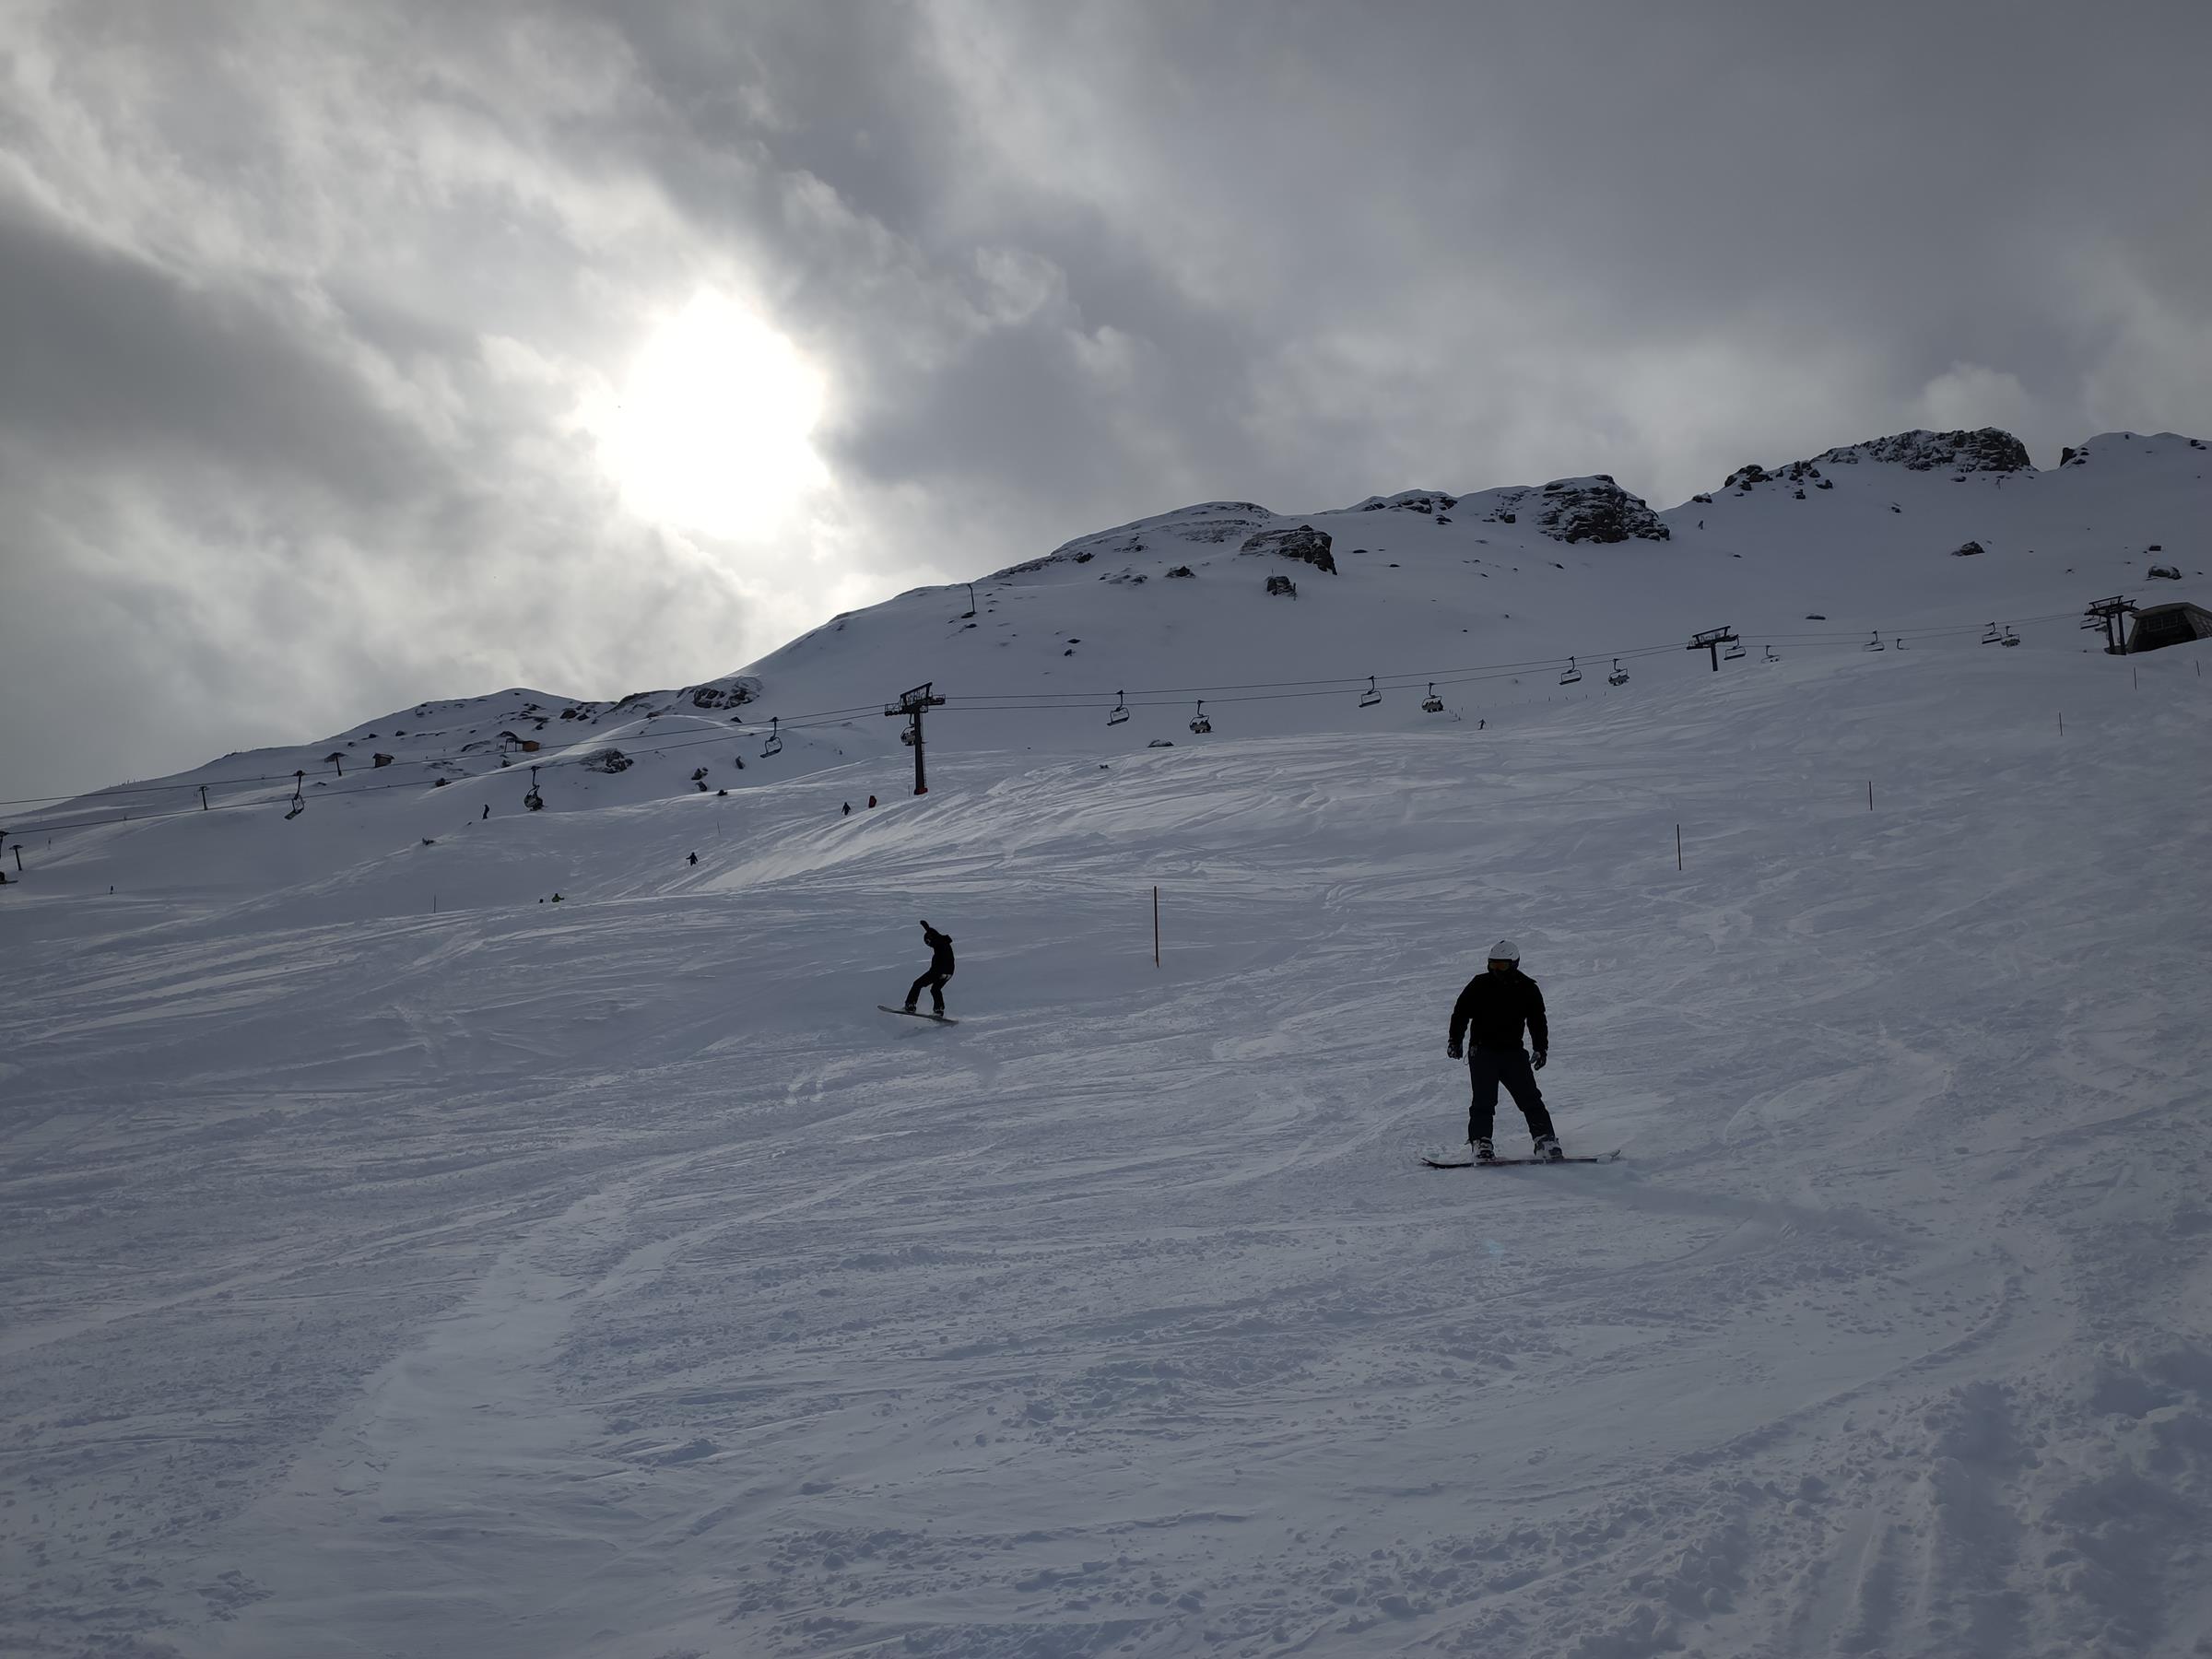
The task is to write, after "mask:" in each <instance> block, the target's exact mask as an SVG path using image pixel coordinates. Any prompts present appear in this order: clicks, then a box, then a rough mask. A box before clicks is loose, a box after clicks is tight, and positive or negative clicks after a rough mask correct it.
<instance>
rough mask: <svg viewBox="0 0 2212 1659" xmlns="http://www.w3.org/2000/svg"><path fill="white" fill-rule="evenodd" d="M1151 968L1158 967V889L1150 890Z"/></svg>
mask: <svg viewBox="0 0 2212 1659" xmlns="http://www.w3.org/2000/svg"><path fill="white" fill-rule="evenodd" d="M1152 966H1153V967H1155V968H1157V967H1159V888H1158V887H1157V886H1155V887H1154V888H1153V889H1152Z"/></svg>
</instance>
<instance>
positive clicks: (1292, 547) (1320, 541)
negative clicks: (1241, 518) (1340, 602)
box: [1237, 524, 1336, 576]
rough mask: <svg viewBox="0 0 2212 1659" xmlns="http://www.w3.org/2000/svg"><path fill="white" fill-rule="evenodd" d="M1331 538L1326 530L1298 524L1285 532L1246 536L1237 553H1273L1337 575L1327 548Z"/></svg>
mask: <svg viewBox="0 0 2212 1659" xmlns="http://www.w3.org/2000/svg"><path fill="white" fill-rule="evenodd" d="M1330 544H1331V538H1330V535H1329V533H1328V532H1327V531H1326V530H1316V529H1314V528H1313V526H1312V525H1311V524H1299V525H1297V526H1295V527H1294V528H1291V529H1288V530H1262V531H1260V532H1259V533H1258V534H1257V535H1251V536H1247V537H1246V538H1245V541H1244V545H1243V546H1242V547H1239V548H1238V549H1237V551H1238V552H1239V553H1272V554H1275V555H1277V557H1279V558H1283V559H1299V560H1300V561H1301V562H1303V563H1305V564H1310V565H1312V567H1313V568H1314V569H1315V570H1319V571H1327V572H1328V573H1329V574H1330V575H1332V576H1334V575H1335V574H1336V556H1335V554H1334V553H1332V552H1331V551H1330V550H1329V548H1330Z"/></svg>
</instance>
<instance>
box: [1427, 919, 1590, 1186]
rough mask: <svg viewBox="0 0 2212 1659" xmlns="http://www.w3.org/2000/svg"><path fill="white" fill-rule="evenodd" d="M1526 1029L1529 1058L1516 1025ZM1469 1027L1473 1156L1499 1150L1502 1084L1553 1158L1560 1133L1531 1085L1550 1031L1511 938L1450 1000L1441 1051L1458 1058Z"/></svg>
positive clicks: (1541, 1150)
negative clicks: (1494, 1132)
mask: <svg viewBox="0 0 2212 1659" xmlns="http://www.w3.org/2000/svg"><path fill="white" fill-rule="evenodd" d="M1524 1025H1526V1027H1527V1028H1528V1036H1529V1041H1531V1042H1532V1043H1533V1044H1534V1045H1535V1059H1534V1061H1533V1062H1532V1061H1531V1059H1530V1057H1529V1055H1528V1053H1526V1052H1525V1051H1524V1049H1523V1048H1522V1046H1521V1029H1522V1027H1523V1026H1524ZM1470 1030H1472V1034H1473V1038H1474V1046H1473V1048H1472V1049H1471V1050H1470V1051H1469V1052H1468V1053H1467V1076H1468V1077H1469V1079H1470V1080H1471V1081H1472V1083H1473V1085H1474V1096H1473V1098H1472V1099H1471V1100H1469V1102H1468V1104H1467V1144H1468V1145H1469V1146H1470V1147H1474V1149H1475V1160H1476V1161H1477V1163H1488V1162H1489V1160H1490V1159H1492V1158H1494V1157H1496V1156H1497V1152H1496V1149H1495V1148H1494V1147H1492V1146H1491V1145H1490V1119H1491V1117H1492V1116H1493V1115H1494V1114H1495V1113H1496V1112H1497V1110H1498V1085H1499V1084H1500V1083H1503V1084H1504V1085H1505V1087H1506V1090H1507V1092H1508V1093H1510V1094H1511V1095H1512V1097H1513V1104H1514V1105H1516V1106H1518V1107H1520V1108H1521V1115H1522V1116H1523V1117H1524V1118H1526V1119H1527V1120H1528V1133H1529V1135H1530V1136H1531V1137H1532V1138H1533V1139H1534V1141H1535V1156H1536V1157H1538V1158H1541V1159H1558V1158H1563V1157H1565V1156H1566V1154H1565V1153H1564V1152H1562V1151H1561V1150H1560V1149H1559V1136H1558V1135H1554V1134H1553V1133H1552V1128H1551V1113H1550V1112H1547V1111H1546V1110H1545V1109H1544V1097H1543V1096H1542V1095H1541V1094H1539V1093H1538V1092H1537V1091H1536V1077H1535V1074H1536V1073H1537V1072H1539V1071H1542V1070H1543V1069H1544V1062H1545V1060H1546V1059H1547V1057H1548V1055H1547V1051H1548V1049H1549V1048H1550V1046H1551V1029H1550V1027H1549V1026H1548V1025H1547V1024H1546V1022H1545V1018H1544V993H1543V992H1541V991H1539V990H1537V989H1536V982H1535V980H1532V979H1530V978H1529V977H1528V975H1526V974H1525V973H1523V972H1522V971H1521V948H1520V947H1519V946H1517V945H1515V944H1514V943H1513V942H1512V940H1511V939H1500V940H1499V941H1498V943H1497V944H1495V945H1493V946H1491V947H1490V960H1489V968H1488V971H1487V972H1483V973H1478V974H1477V975H1476V976H1475V977H1474V978H1473V979H1471V980H1469V981H1468V982H1467V988H1466V989H1465V991H1462V992H1461V993H1460V994H1459V1000H1458V1001H1457V1002H1456V1003H1454V1004H1453V1005H1452V1037H1451V1041H1450V1043H1449V1044H1448V1045H1447V1046H1446V1048H1445V1049H1444V1053H1446V1054H1448V1055H1450V1056H1451V1057H1452V1058H1453V1059H1454V1060H1456V1059H1458V1058H1459V1056H1460V1039H1461V1038H1462V1037H1463V1036H1465V1035H1467V1034H1468V1033H1469V1031H1470Z"/></svg>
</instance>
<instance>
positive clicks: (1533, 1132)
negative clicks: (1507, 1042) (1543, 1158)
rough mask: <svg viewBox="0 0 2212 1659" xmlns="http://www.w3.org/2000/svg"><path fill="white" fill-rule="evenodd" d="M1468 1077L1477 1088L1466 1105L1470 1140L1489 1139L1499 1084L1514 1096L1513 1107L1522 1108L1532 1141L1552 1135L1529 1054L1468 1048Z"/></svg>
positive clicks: (1516, 1051) (1548, 1115)
mask: <svg viewBox="0 0 2212 1659" xmlns="http://www.w3.org/2000/svg"><path fill="white" fill-rule="evenodd" d="M1467 1076H1468V1077H1469V1078H1470V1079H1471V1080H1472V1081H1473V1083H1474V1085H1475V1098H1474V1099H1473V1100H1470V1101H1469V1102H1468V1103H1467V1138H1468V1139H1469V1140H1471V1141H1477V1140H1488V1139H1489V1138H1490V1120H1491V1118H1493V1117H1495V1116H1496V1115H1497V1112H1498V1085H1499V1084H1500V1083H1502V1084H1504V1085H1505V1088H1506V1092H1507V1093H1508V1094H1510V1095H1512V1097H1513V1104H1514V1105H1516V1106H1518V1107H1520V1108H1521V1115H1522V1116H1523V1117H1524V1118H1526V1119H1527V1120H1528V1134H1529V1138H1530V1139H1532V1140H1542V1139H1543V1138H1544V1137H1545V1136H1546V1135H1549V1134H1550V1133H1551V1132H1552V1131H1551V1113H1550V1112H1547V1111H1545V1110H1544V1097H1543V1096H1542V1095H1541V1094H1539V1093H1537V1092H1536V1074H1535V1071H1534V1070H1533V1069H1532V1068H1531V1067H1530V1065H1529V1064H1528V1054H1527V1053H1526V1051H1524V1050H1522V1049H1517V1048H1512V1049H1488V1048H1478V1049H1469V1050H1468V1051H1467Z"/></svg>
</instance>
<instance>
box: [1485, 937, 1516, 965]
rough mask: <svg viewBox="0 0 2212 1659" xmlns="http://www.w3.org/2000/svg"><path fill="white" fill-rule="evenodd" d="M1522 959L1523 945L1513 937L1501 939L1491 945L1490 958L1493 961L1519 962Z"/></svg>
mask: <svg viewBox="0 0 2212 1659" xmlns="http://www.w3.org/2000/svg"><path fill="white" fill-rule="evenodd" d="M1520 959H1521V947H1520V946H1518V945H1516V944H1514V943H1513V942H1512V940H1511V939H1500V940H1499V941H1498V943H1497V944H1495V945H1493V946H1491V947H1490V960H1491V961H1493V962H1517V961H1519V960H1520Z"/></svg>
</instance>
